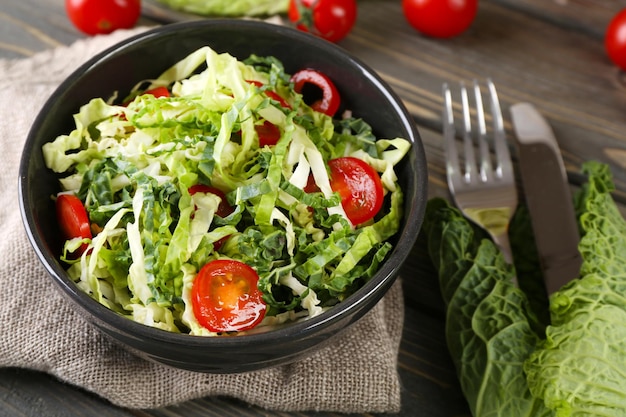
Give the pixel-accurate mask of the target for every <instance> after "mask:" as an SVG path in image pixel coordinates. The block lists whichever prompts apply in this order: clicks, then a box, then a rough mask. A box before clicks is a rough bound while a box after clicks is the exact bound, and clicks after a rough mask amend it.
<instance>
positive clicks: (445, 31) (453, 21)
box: [402, 0, 478, 38]
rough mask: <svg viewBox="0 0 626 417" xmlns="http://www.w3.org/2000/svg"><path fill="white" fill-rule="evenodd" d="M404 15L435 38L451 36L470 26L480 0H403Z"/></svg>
mask: <svg viewBox="0 0 626 417" xmlns="http://www.w3.org/2000/svg"><path fill="white" fill-rule="evenodd" d="M402 10H403V12H404V17H405V18H406V20H407V21H408V22H409V23H410V24H411V26H413V27H414V28H415V29H417V30H418V31H420V32H421V33H423V34H424V35H427V36H432V37H434V38H451V37H453V36H457V35H460V34H461V33H462V32H464V31H465V30H466V29H467V28H469V27H470V25H471V24H472V22H473V21H474V18H475V17H476V12H477V10H478V0H402Z"/></svg>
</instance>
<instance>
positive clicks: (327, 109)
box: [291, 69, 341, 117]
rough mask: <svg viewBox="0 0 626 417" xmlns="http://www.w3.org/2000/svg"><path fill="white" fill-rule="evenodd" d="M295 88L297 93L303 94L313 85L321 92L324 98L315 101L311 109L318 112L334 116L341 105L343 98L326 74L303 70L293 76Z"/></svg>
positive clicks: (292, 80)
mask: <svg viewBox="0 0 626 417" xmlns="http://www.w3.org/2000/svg"><path fill="white" fill-rule="evenodd" d="M291 82H292V83H293V88H294V90H295V91H296V92H297V93H300V94H302V93H303V91H304V89H305V87H306V86H307V85H312V86H314V87H315V88H317V89H319V90H320V91H321V95H322V98H320V99H319V100H316V101H314V102H313V103H312V104H311V108H312V109H313V110H316V111H318V112H321V113H324V114H327V115H329V116H331V117H332V116H334V115H335V113H337V110H338V109H339V105H340V104H341V97H340V96H339V91H337V87H335V84H334V83H333V82H332V81H331V79H330V78H328V77H327V76H326V74H324V73H322V72H320V71H318V70H314V69H303V70H300V71H298V72H296V73H295V74H293V75H292V76H291Z"/></svg>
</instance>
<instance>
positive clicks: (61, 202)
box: [56, 194, 93, 255]
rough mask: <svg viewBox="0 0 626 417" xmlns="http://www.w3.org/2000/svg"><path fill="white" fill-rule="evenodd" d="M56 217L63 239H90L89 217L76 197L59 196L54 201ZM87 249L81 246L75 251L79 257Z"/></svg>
mask: <svg viewBox="0 0 626 417" xmlns="http://www.w3.org/2000/svg"><path fill="white" fill-rule="evenodd" d="M56 215H57V221H58V223H59V227H60V228H61V232H62V233H63V237H65V239H67V240H69V239H74V238H77V237H78V238H81V239H91V238H92V237H93V236H92V234H91V228H90V222H89V216H88V215H87V210H85V206H83V203H82V202H81V201H80V199H79V198H78V197H76V196H75V195H72V194H61V195H59V196H58V197H57V201H56ZM86 249H87V244H86V243H85V244H83V245H82V246H81V247H80V248H79V249H78V251H77V254H78V255H81V254H82V253H83V252H84V251H85V250H86Z"/></svg>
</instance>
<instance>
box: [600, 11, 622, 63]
mask: <svg viewBox="0 0 626 417" xmlns="http://www.w3.org/2000/svg"><path fill="white" fill-rule="evenodd" d="M604 47H605V49H606V53H607V54H608V56H609V58H610V59H611V61H613V63H614V64H615V65H617V66H618V67H619V68H621V69H623V70H626V9H622V10H621V11H620V12H618V13H617V14H616V15H615V16H614V17H613V18H612V19H611V21H610V22H609V25H608V26H607V29H606V32H605V34H604Z"/></svg>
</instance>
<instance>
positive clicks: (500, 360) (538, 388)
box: [423, 162, 626, 417]
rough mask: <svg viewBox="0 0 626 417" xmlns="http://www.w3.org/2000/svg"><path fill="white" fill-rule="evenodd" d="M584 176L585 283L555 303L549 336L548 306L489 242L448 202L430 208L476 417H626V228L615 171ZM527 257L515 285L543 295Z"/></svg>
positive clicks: (519, 228)
mask: <svg viewBox="0 0 626 417" xmlns="http://www.w3.org/2000/svg"><path fill="white" fill-rule="evenodd" d="M583 172H584V173H585V174H587V176H588V183H587V184H585V185H584V187H583V188H582V189H581V190H580V191H579V192H578V193H577V195H576V207H577V213H578V214H579V222H580V227H581V231H582V239H581V242H580V245H579V249H580V252H581V255H582V257H583V266H582V268H581V277H580V278H579V279H576V280H573V281H571V282H570V283H569V284H567V285H566V286H565V287H564V288H562V289H561V290H560V291H557V292H556V293H554V294H553V295H552V296H551V297H550V299H549V318H550V324H549V325H547V326H545V324H544V323H542V321H541V320H538V319H537V317H538V316H539V317H546V314H547V313H548V312H547V310H545V309H544V311H541V309H542V305H544V304H543V303H541V302H539V303H534V304H532V308H531V303H530V302H529V298H528V295H527V293H526V292H524V291H523V290H522V289H519V288H515V287H514V286H513V284H512V281H511V277H512V275H513V274H514V273H515V271H513V270H512V269H511V267H510V266H508V265H507V264H505V263H504V261H503V258H502V255H501V254H500V253H499V252H498V251H497V249H496V247H495V245H494V244H493V243H492V242H491V240H489V239H488V238H487V237H486V236H485V235H484V233H483V232H482V231H481V230H479V229H478V228H477V227H476V226H474V225H473V224H471V223H470V222H469V221H468V220H467V219H465V218H464V217H463V216H462V215H461V213H460V212H459V211H458V210H457V209H456V208H453V207H451V206H450V205H449V204H448V203H447V202H445V201H443V200H441V199H433V200H431V201H430V202H429V204H428V208H427V214H426V220H425V223H424V228H423V233H424V237H425V239H426V241H427V244H428V251H429V254H430V257H431V259H432V261H433V263H434V266H435V267H436V269H437V270H438V273H439V280H440V284H441V293H442V296H443V299H444V301H445V302H446V305H447V318H448V321H447V326H446V335H447V342H448V346H449V349H450V353H451V355H452V358H453V360H454V363H455V366H456V368H457V372H458V376H459V380H460V382H461V387H462V389H463V392H464V394H465V396H466V398H467V400H468V403H469V405H470V408H471V411H472V413H473V415H474V416H476V417H478V416H481V417H482V416H557V417H580V416H589V417H590V416H616V415H622V414H623V412H624V410H625V409H626V394H625V391H624V386H626V362H625V361H624V357H626V295H625V294H626V240H625V239H624V236H626V222H625V221H624V219H623V217H622V215H621V213H620V212H619V210H618V208H617V206H616V204H615V202H614V201H613V199H612V197H611V194H610V193H611V191H612V190H613V188H614V185H613V182H612V178H611V174H610V171H609V169H608V166H606V165H603V164H600V163H597V162H588V163H586V164H584V165H583ZM522 212H523V213H522V215H521V216H520V219H521V223H519V224H514V225H512V230H511V234H512V235H513V236H514V237H515V236H516V235H517V236H518V237H517V238H516V239H519V236H520V235H523V236H526V237H528V231H527V229H528V226H529V225H528V220H527V213H526V212H524V211H523V210H522ZM513 241H514V242H515V239H514V240H513ZM518 241H519V240H518ZM514 248H515V245H514ZM529 253H530V257H529V258H528V259H523V258H524V257H525V255H527V254H528V253H526V254H524V253H520V252H518V253H516V258H518V257H519V258H522V263H521V266H522V267H521V268H518V271H517V276H518V278H522V279H520V286H521V287H522V288H524V289H530V290H529V294H536V289H537V287H538V284H537V282H535V283H534V284H532V283H529V280H532V279H535V278H536V268H535V270H534V271H535V272H533V268H531V266H532V265H533V262H534V261H535V260H536V259H533V258H534V257H535V255H536V253H534V252H533V251H530V252H529ZM516 265H517V260H516ZM534 265H535V267H537V266H538V265H537V264H536V263H534ZM523 282H526V285H522V283H523ZM533 288H534V289H533ZM533 296H534V295H533ZM536 312H537V313H538V314H535V313H536Z"/></svg>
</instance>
